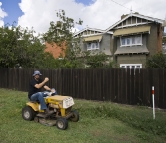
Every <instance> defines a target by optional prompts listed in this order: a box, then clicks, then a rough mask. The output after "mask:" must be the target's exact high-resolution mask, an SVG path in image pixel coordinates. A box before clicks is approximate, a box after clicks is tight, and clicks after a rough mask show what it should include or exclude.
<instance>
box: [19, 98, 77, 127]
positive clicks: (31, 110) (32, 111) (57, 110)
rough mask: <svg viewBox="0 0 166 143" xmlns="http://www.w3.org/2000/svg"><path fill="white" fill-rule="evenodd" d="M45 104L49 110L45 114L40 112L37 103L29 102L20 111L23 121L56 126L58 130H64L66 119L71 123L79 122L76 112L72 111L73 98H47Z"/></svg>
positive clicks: (66, 125)
mask: <svg viewBox="0 0 166 143" xmlns="http://www.w3.org/2000/svg"><path fill="white" fill-rule="evenodd" d="M45 103H46V105H47V107H48V109H49V112H48V113H47V114H46V113H44V110H40V103H39V102H32V101H29V102H27V103H26V106H25V107H24V108H23V109H22V117H23V119H25V120H28V121H31V120H34V121H35V122H39V123H41V124H44V125H47V126H54V125H56V126H57V128H58V129H62V130H65V129H67V127H68V119H70V120H71V121H73V122H77V121H78V120H79V114H78V112H77V111H75V110H72V106H73V105H74V101H73V98H72V97H70V96H61V95H54V96H47V97H45Z"/></svg>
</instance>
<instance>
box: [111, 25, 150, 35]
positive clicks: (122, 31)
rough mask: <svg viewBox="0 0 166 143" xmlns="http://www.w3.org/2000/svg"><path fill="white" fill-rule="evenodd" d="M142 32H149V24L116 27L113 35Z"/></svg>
mask: <svg viewBox="0 0 166 143" xmlns="http://www.w3.org/2000/svg"><path fill="white" fill-rule="evenodd" d="M144 32H150V26H137V27H130V28H123V29H118V30H116V31H115V32H114V34H113V36H120V35H129V34H135V33H144Z"/></svg>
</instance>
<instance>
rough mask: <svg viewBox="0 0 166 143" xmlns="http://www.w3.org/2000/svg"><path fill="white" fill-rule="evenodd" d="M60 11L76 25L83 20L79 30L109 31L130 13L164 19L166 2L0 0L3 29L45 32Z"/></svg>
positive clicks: (147, 0) (127, 0)
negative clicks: (4, 27)
mask: <svg viewBox="0 0 166 143" xmlns="http://www.w3.org/2000/svg"><path fill="white" fill-rule="evenodd" d="M61 10H64V11H65V13H66V16H68V17H70V18H73V19H74V21H75V22H77V21H78V20H79V18H80V19H81V20H83V25H82V26H77V27H76V29H78V30H82V29H84V28H86V27H87V26H88V27H90V28H96V29H101V30H106V29H107V28H109V27H110V26H111V25H113V24H115V23H116V22H117V21H119V20H120V18H121V15H123V14H129V13H130V12H131V10H132V12H138V13H140V14H142V15H145V16H150V17H154V18H159V19H162V20H165V19H166V0H139V1H138V0H0V26H4V25H12V24H14V25H15V26H18V25H20V26H21V27H24V28H25V27H28V28H29V29H31V28H32V27H33V29H34V30H35V31H36V32H37V33H45V32H47V31H48V29H49V27H50V22H51V21H54V22H56V21H58V18H57V17H56V13H57V12H58V11H61Z"/></svg>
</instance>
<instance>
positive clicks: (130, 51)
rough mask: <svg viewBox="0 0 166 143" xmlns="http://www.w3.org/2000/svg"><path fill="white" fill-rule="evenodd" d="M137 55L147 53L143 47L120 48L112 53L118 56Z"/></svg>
mask: <svg viewBox="0 0 166 143" xmlns="http://www.w3.org/2000/svg"><path fill="white" fill-rule="evenodd" d="M137 53H145V54H148V53H149V51H148V49H147V48H145V47H140V46H132V47H120V48H118V49H117V50H116V52H115V53H114V54H115V55H119V54H137Z"/></svg>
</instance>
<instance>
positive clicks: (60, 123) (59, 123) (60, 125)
mask: <svg viewBox="0 0 166 143" xmlns="http://www.w3.org/2000/svg"><path fill="white" fill-rule="evenodd" d="M56 126H57V128H58V129H61V130H65V129H67V127H68V121H67V120H66V119H65V118H59V119H57V121H56Z"/></svg>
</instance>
